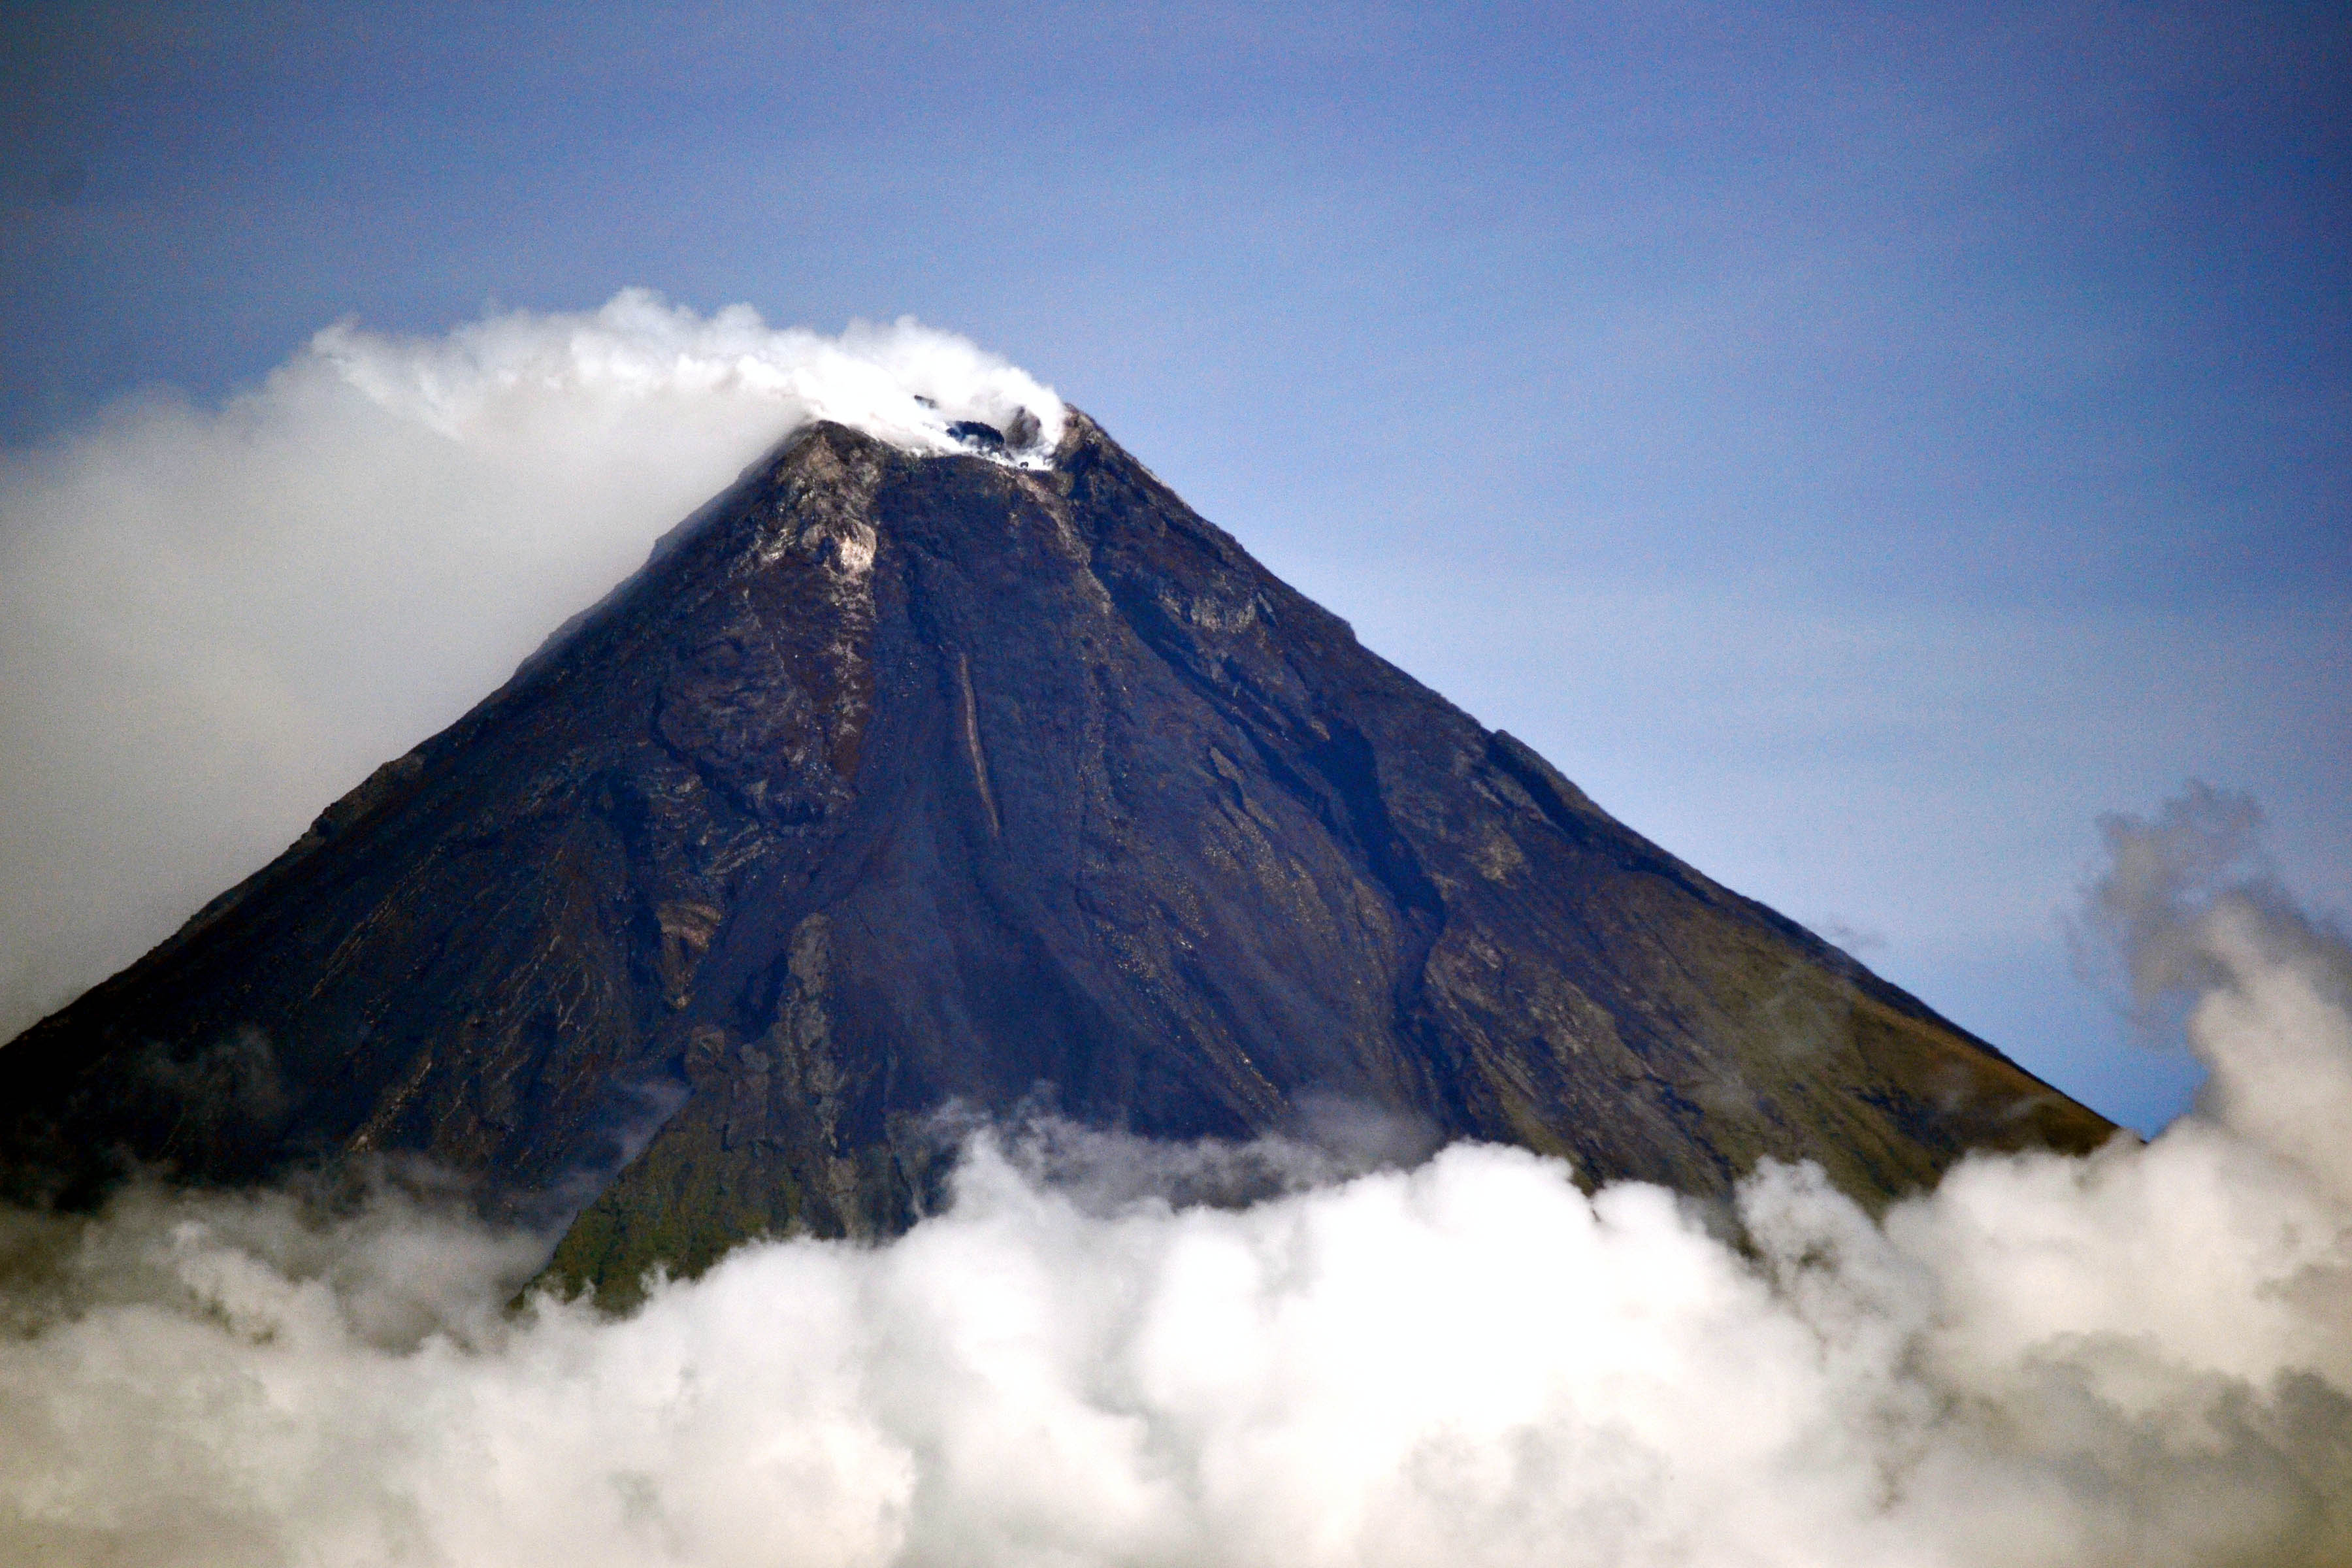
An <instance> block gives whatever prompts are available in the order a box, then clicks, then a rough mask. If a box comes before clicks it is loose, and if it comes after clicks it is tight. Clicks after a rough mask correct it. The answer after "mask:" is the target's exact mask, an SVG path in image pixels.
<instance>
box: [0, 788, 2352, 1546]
mask: <svg viewBox="0 0 2352 1568" xmlns="http://www.w3.org/2000/svg"><path fill="white" fill-rule="evenodd" d="M2208 808H2210V809H2208ZM2250 821H2251V818H2250V816H2248V815H2247V814H2246V813H2245V812H2244V811H2242V810H2240V809H2238V808H2237V807H2236V806H2235V805H2232V803H2230V802H2228V801H2227V800H2223V799H2220V798H2219V797H2210V796H2208V797H2206V798H2205V799H2204V801H2203V803H2202V805H2200V803H2199V802H2198V801H2197V800H2195V799H2192V800H2191V801H2190V803H2189V805H2186V806H2183V807H2179V808H2176V809H2175V810H2173V811H2172V812H2171V813H2169V814H2168V816H2166V817H2165V818H2162V819H2159V820H2158V821H2157V822H2154V823H2137V822H2130V821H2126V820H2121V819H2118V820H2117V821H2116V822H2114V823H2111V824H2110V825H2109V838H2110V843H2111V846H2112V847H2113V849H2114V852H2115V864H2114V866H2113V868H2111V869H2110V871H2109V873H2108V875H2107V876H2106V877H2105V879H2104V880H2103V881H2102V882H2101V883H2100V884H2099V885H2098V887H2097V888H2096V889H2095V890H2094V894H2095V896H2094V900H2093V907H2094V909H2095V910H2099V911H2102V918H2105V919H2107V920H2109V921H2110V924H2111V926H2112V929H2115V930H2116V931H2122V932H2125V933H2126V934H2127V935H2128V937H2129V940H2130V941H2131V942H2133V943H2135V944H2136V945H2135V946H2134V947H2133V948H2132V950H2131V951H2129V952H2126V959H2127V960H2129V961H2131V963H2130V967H2131V968H2132V971H2133V972H2134V973H2138V974H2139V975H2141V977H2142V978H2143V980H2144V981H2145V982H2146V983H2147V984H2148V985H2150V986H2172V985H2184V984H2185V985H2187V986H2189V988H2190V989H2191V993H2192V995H2193V1005H2192V1007H2191V1010H2190V1012H2189V1037H2190V1040H2191V1043H2192V1045H2193V1047H2194V1048H2195V1049H2196V1050H2197V1051H2198V1052H2199V1053H2200V1055H2201V1056H2203V1057H2204V1058H2206V1060H2207V1061H2208V1062H2209V1063H2210V1066H2211V1068H2212V1076H2211V1079H2210V1085H2209V1089H2208V1092H2207V1099H2206V1100H2205V1101H2204V1102H2203V1103H2202V1104H2201V1105H2200V1108H2199V1110H2198V1111H2197V1112H2196V1113H2195V1114H2193V1115H2191V1116H2189V1117H2188V1118H2185V1119H2184V1120H2182V1121H2179V1122H2178V1123H2176V1124H2175V1125H2174V1126H2173V1127H2171V1128H2170V1129H2169V1130H2168V1131H2166V1132H2165V1133H2164V1134H2163V1135H2162V1136H2160V1137H2158V1139H2156V1140H2155V1141H2154V1142H2151V1143H2149V1144H2147V1145H2146V1146H2141V1145H2139V1144H2137V1143H2136V1142H2133V1141H2131V1140H2129V1139H2125V1140H2122V1141H2120V1142H2117V1143H2116V1144H2114V1145H2111V1146H2110V1147H2109V1148H2107V1149H2106V1150H2105V1151H2104V1152H2100V1153H2099V1154H2096V1155H2095V1156H2092V1157H2090V1158H2087V1159H2067V1158H2062V1157H2057V1156H2026V1157H2002V1158H1976V1159H1971V1160H1969V1161H1968V1162H1966V1163H1963V1164H1962V1165H1961V1166H1959V1167H1958V1168H1957V1169H1956V1170H1955V1171H1954V1172H1953V1173H1951V1174H1950V1176H1949V1177H1948V1179H1947V1180H1946V1182H1945V1183H1944V1184H1943V1185H1942V1187H1941V1188H1940V1189H1939V1190H1938V1191H1937V1192H1935V1193H1933V1194H1927V1195H1924V1196H1922V1197H1919V1198H1917V1199H1915V1200H1913V1201H1911V1202H1908V1203H1906V1204H1904V1205H1898V1206H1897V1207H1895V1209H1894V1210H1892V1211H1891V1212H1889V1213H1888V1214H1887V1215H1885V1216H1884V1218H1883V1220H1875V1221H1874V1219H1872V1218H1871V1217H1870V1216H1868V1215H1864V1213H1862V1212H1861V1211H1860V1210H1858V1209H1857V1208H1855V1207H1854V1206H1853V1205H1852V1204H1850V1203H1848V1202H1847V1201H1846V1200H1845V1199H1843V1198H1842V1197H1840V1196H1839V1195H1837V1194H1835V1193H1833V1192H1832V1191H1831V1190H1829V1189H1828V1188H1827V1187H1826V1186H1825V1185H1824V1184H1823V1183H1822V1181H1821V1179H1820V1178H1819V1176H1818V1174H1817V1173H1815V1172H1813V1171H1811V1170H1810V1169H1806V1168H1790V1167H1769V1168H1766V1169H1764V1170H1762V1171H1759V1173H1757V1174H1756V1175H1755V1176H1754V1177H1753V1179H1751V1180H1750V1181H1749V1182H1748V1184H1746V1186H1745V1187H1744V1188H1743V1189H1742V1192H1741V1194H1740V1198H1739V1202H1738V1220H1739V1230H1740V1235H1739V1237H1738V1240H1737V1242H1733V1241H1727V1240H1726V1239H1723V1238H1721V1237H1718V1236H1717V1235H1716V1234H1714V1233H1712V1232H1711V1231H1710V1229H1709V1228H1708V1226H1707V1225H1706V1224H1705V1223H1702V1220H1701V1218H1700V1217H1699V1216H1697V1215H1694V1214H1693V1213H1692V1212H1690V1211H1689V1210H1687V1209H1686V1208H1685V1206H1683V1205H1680V1204H1679V1203H1678V1202H1677V1200H1676V1199H1675V1197H1674V1196H1673V1195H1671V1194H1668V1193H1666V1192H1664V1191H1663V1190H1661V1189H1658V1188H1654V1187H1649V1186H1643V1185H1638V1184H1622V1185H1617V1186H1612V1187H1608V1188H1605V1189H1602V1190H1601V1191H1600V1192H1599V1193H1597V1194H1591V1195H1590V1196H1588V1195H1586V1194H1583V1193H1581V1192H1580V1191H1579V1190H1578V1188H1577V1187H1576V1186H1575V1185H1574V1184H1573V1183H1572V1181H1571V1180H1570V1173H1569V1172H1568V1171H1567V1170H1566V1169H1565V1168H1563V1167H1562V1166H1560V1165H1559V1164H1557V1163H1549V1162H1546V1161H1543V1160H1539V1159H1537V1158H1535V1157H1533V1156H1530V1155H1528V1154H1524V1153H1519V1152H1511V1151H1507V1150H1501V1149H1496V1148H1490V1147H1467V1146H1458V1147H1455V1148H1453V1149H1450V1150H1447V1151H1445V1152H1442V1153H1441V1154H1439V1155H1438V1156H1437V1157H1435V1158H1434V1159H1433V1160H1431V1161H1429V1162H1427V1163H1424V1164H1423V1165H1421V1166H1420V1167H1418V1168H1416V1169H1412V1170H1387V1171H1380V1172H1375V1173H1369V1174H1362V1175H1359V1176H1356V1177H1354V1178H1352V1179H1348V1180H1341V1181H1336V1182H1329V1183H1325V1184H1318V1185H1313V1186H1310V1187H1307V1188H1305V1189H1302V1190H1293V1191H1287V1192H1279V1193H1276V1194H1274V1195H1270V1196H1266V1197H1264V1198H1262V1199H1261V1200H1259V1201H1257V1202H1255V1203H1252V1204H1249V1205H1245V1206H1239V1207H1214V1206H1207V1205H1181V1204H1171V1203H1170V1202H1169V1201H1167V1200H1166V1199H1165V1198H1164V1197H1155V1196H1152V1195H1150V1194H1149V1193H1143V1192H1139V1191H1138V1190H1137V1189H1136V1186H1135V1184H1134V1182H1133V1181H1132V1179H1131V1176H1132V1173H1131V1172H1130V1173H1129V1175H1128V1176H1127V1177H1125V1178H1121V1179H1117V1180H1108V1181H1106V1180H1104V1179H1101V1178H1102V1176H1103V1175H1104V1173H1107V1172H1108V1170H1109V1167H1108V1166H1107V1165H1106V1164H1105V1163H1103V1161H1102V1159H1101V1150H1100V1149H1099V1148H1097V1149H1096V1150H1095V1151H1094V1152H1093V1153H1092V1155H1091V1156H1090V1158H1089V1159H1088V1160H1082V1161H1077V1162H1070V1161H1063V1162H1060V1163H1059V1164H1058V1165H1056V1166H1055V1169H1053V1170H1051V1171H1048V1170H1046V1169H1045V1167H1044V1166H1042V1165H1041V1164H1040V1163H1038V1162H1037V1161H1035V1160H1034V1159H1031V1158H1029V1157H1028V1156H1027V1155H1026V1154H1025V1153H1024V1151H1023V1149H1022V1148H1021V1147H1020V1146H1019V1145H1017V1144H1010V1145H1008V1144H1006V1143H1003V1142H992V1141H990V1140H988V1139H985V1138H983V1139H982V1140H981V1141H979V1142H976V1143H975V1145H974V1146H973V1148H972V1150H971V1157H970V1158H969V1160H968V1161H967V1163H966V1165H965V1167H964V1170H963V1173H962V1175H961V1182H960V1184H959V1186H958V1189H957V1192H956V1196H955V1199H954V1202H953V1204H952V1205H951V1206H950V1208H949V1209H948V1210H947V1211H946V1212H945V1213H942V1214H940V1215H936V1216H933V1217H931V1218H929V1219H928V1220H926V1221H925V1222H923V1223H922V1224H920V1225H919V1226H917V1227H916V1228H915V1229H914V1230H913V1231H912V1232H911V1233H910V1234H908V1235H907V1236H906V1237H903V1238H901V1239H898V1240H897V1241H894V1242H891V1243H888V1244H887V1245H881V1246H873V1247H860V1246H853V1245H847V1244H822V1243H813V1242H784V1243H771V1244H763V1245H758V1246H752V1247H745V1248H742V1249H740V1250H739V1251H738V1252H736V1253H735V1254H733V1255H731V1256H730V1258H727V1259H726V1260H724V1261H723V1262H721V1263H720V1264H719V1266H718V1267H716V1268H713V1269H712V1270H711V1271H710V1272H709V1273H708V1274H706V1275H704V1276H703V1277H702V1278H700V1279H697V1280H694V1281H690V1282H684V1283H671V1284H667V1285H666V1286H664V1287H662V1288H660V1289H656V1291H655V1293H654V1294H653V1295H652V1297H651V1299H650V1300H648V1301H647V1302H646V1304H645V1305H644V1306H643V1307H642V1308H640V1309H639V1310H636V1311H635V1312H634V1313H633V1314H632V1315H630V1316H628V1317H625V1318H612V1317H607V1316H603V1315H600V1314H599V1313H598V1312H597V1311H595V1310H593V1308H591V1307H589V1306H587V1305H584V1304H581V1303H565V1302H560V1301H556V1300H548V1299H544V1298H542V1299H540V1300H535V1301H534V1302H533V1303H532V1304H530V1306H529V1307H528V1308H527V1309H525V1310H520V1311H519V1312H516V1313H512V1314H509V1313H508V1312H506V1311H505V1310H502V1304H503V1303H504V1302H506V1301H507V1300H509V1298H510V1293H511V1292H512V1291H513V1290H514V1289H515V1288H516V1286H517V1284H518V1283H519V1282H520V1281H521V1280H522V1279H525V1278H526V1277H527V1276H528V1275H529V1273H530V1269H531V1268H532V1266H533V1264H534V1263H535V1262H536V1259H537V1258H538V1257H539V1255H540V1250H539V1247H537V1246H534V1245H531V1244H529V1243H527V1242H526V1241H525V1240H524V1239H523V1238H519V1237H509V1236H499V1235H497V1234H493V1233H490V1232H487V1231H484V1230H482V1229H480V1228H478V1226H473V1225H471V1224H470V1223H467V1222H464V1221H460V1220H457V1219H454V1218H451V1217H448V1216H447V1215H443V1214H440V1213H439V1212H438V1211H436V1210H435V1209H433V1208H432V1207H431V1206H430V1205H423V1204H420V1203H418V1202H417V1201H415V1200H412V1199H407V1198H403V1197H399V1196H397V1195H385V1196H383V1197H382V1198H380V1199H378V1200H377V1201H376V1202H374V1203H373V1204H372V1205H366V1206H363V1207H362V1208H361V1209H360V1210H358V1211H357V1212H356V1213H352V1214H347V1215H344V1216H343V1217H341V1218H339V1219H321V1218H320V1217H317V1215H315V1214H313V1213H311V1212H310V1211H308V1210H306V1209H304V1208H303V1207H302V1206H301V1205H299V1204H298V1203H297V1202H296V1201H295V1200H294V1199H293V1198H290V1197H289V1196H286V1195H283V1194H272V1195H265V1196H257V1197H248V1198H241V1199H226V1198H218V1197H214V1198H192V1197H185V1196H177V1197H175V1196H171V1195H168V1194H154V1193H144V1194H131V1195H130V1196H128V1197H126V1198H125V1199H123V1200H122V1201H121V1202H120V1203H119V1204H118V1205H117V1206H116V1207H115V1208H114V1209H113V1210H112V1211H111V1212H110V1213H109V1214H108V1215H105V1216H104V1217H103V1218H101V1219H100V1220H97V1221H94V1222H79V1223H72V1222H66V1221H61V1220H56V1219H32V1218H24V1217H19V1218H18V1219H16V1221H14V1222H13V1229H11V1230H10V1231H9V1233H8V1237H9V1239H8V1243H7V1245H8V1248H9V1254H10V1256H11V1258H13V1262H14V1275H13V1278H14V1279H16V1284H14V1285H13V1286H11V1287H10V1289H9V1292H8V1294H6V1295H5V1297H0V1300H5V1310H6V1313H7V1316H8V1319H9V1324H8V1326H9V1329H10V1332H9V1333H8V1335H7V1336H6V1337H5V1340H0V1430H5V1431H6V1432H7V1433H8V1434H9V1441H8V1442H7V1443H6V1444H5V1446H0V1558H5V1559H6V1560H8V1561H12V1562H27V1563H79V1562H106V1563H125V1564H141V1565H144V1564H156V1565H163V1564H174V1565H178V1564H200V1563H202V1564H210V1563H306V1564H342V1563H352V1564H357V1563H434V1564H442V1563H446V1564H461V1563H462V1564H467V1565H487V1564H507V1563H513V1564H524V1563H548V1562H564V1563H580V1564H594V1565H602V1564H613V1565H615V1568H618V1565H622V1564H630V1565H636V1564H655V1563H660V1564H671V1563H679V1564H684V1563H693V1564H734V1563H763V1564H773V1563H790V1564H820V1563H821V1564H853V1563H855V1564H866V1563H871V1564H883V1563H908V1564H950V1563H954V1564H962V1565H996V1564H1004V1565H1012V1564H1024V1565H1028V1564H1048V1563H1051V1564H1056V1565H1077V1564H1097V1563H1101V1564H1108V1563H1160V1564H1170V1565H1175V1564H1184V1565H1198V1564H1276V1563H1280V1564H1285V1565H1297V1564H1311V1565H1324V1564H1330V1565H1339V1564H1348V1565H1356V1564H1396V1565H1406V1564H1433V1563H1474V1564H1493V1565H1497V1568H1500V1565H1506V1564H1521V1563H1527V1564H1534V1563H1543V1564H1549V1565H1561V1564H1624V1565H1633V1564H1639V1565H1651V1564H1657V1565H1664V1564H1710V1565H1712V1564H1736V1565H1742V1568H1746V1565H1767V1564H1769V1565H1783V1564H1785V1565H1789V1568H1798V1565H1802V1568H1834V1565H1837V1564H1849V1563H1850V1564H1855V1565H1857V1568H1860V1565H1869V1568H1906V1565H1920V1568H1927V1565H1946V1564H1948V1565H1955V1568H1957V1565H1962V1564H1966V1565H1969V1568H1988V1565H2005V1564H2020V1565H2022V1564H2068V1565H2084V1564H2116V1565H2119V1568H2120V1565H2124V1564H2130V1565H2132V1568H2150V1565H2171V1564H2181V1565H2187V1564H2221V1563H2264V1564H2297V1563H2309V1564H2319V1563H2342V1562H2344V1561H2347V1559H2352V1289H2347V1286H2352V1147H2347V1140H2346V1139H2345V1137H2344V1136H2343V1130H2344V1129H2345V1128H2346V1127H2347V1126H2352V949H2348V948H2347V945H2346V942H2345V940H2344V938H2343V936H2342V934H2341V933H2340V932H2337V931H2334V930H2332V929H2330V928H2328V927H2326V926H2325V925H2324V924H2321V923H2318V922H2315V921H2312V920H2310V919H2308V918H2306V917H2305V916H2304V915H2302V914H2300V913H2299V912H2297V911H2296V910H2294V909H2293V908H2292V907H2291V906H2288V905H2286V904H2285V903H2284V901H2283V900H2279V899H2277V898H2276V897H2275V896H2274V895H2273V889H2271V888H2270V887H2269V886H2268V885H2267V884H2265V883H2263V882H2260V881H2255V882H2244V881H2229V880H2221V881H2216V880H2215V879H2214V877H2213V876H2211V875H2209V874H2208V873H2210V872H2212V871H2214V870H2215V868H2224V869H2226V868H2229V867H2231V866H2232V865H2235V864H2238V863H2239V857H2238V856H2237V854H2236V848H2237V847H2241V846H2239V845H2237V844H2236V843H2234V842H2233V839H2232V835H2242V833H2243V832H2244V831H2246V830H2247V829H2248V827H2249V825H2250ZM2217 836H2218V837H2217ZM2158 951H2162V952H2167V953H2169V954H2170V955H2172V957H2171V960H2170V961H2168V963H2163V964H2152V963H2140V962H2139V961H2140V960H2141V959H2143V958H2145V957H2146V956H2147V954H2148V953H2151V952H2158ZM1246 1154H1247V1152H1244V1155H1246ZM1245 1163H1246V1161H1245ZM1279 1163H1280V1152H1279V1151H1276V1152H1273V1153H1271V1154H1268V1155H1265V1157H1264V1158H1263V1159H1261V1160H1260V1162H1259V1164H1258V1165H1257V1166H1256V1167H1254V1168H1258V1169H1264V1168H1270V1167H1271V1166H1273V1165H1278V1164H1279ZM1165 1168H1166V1169H1168V1170H1170V1171H1171V1172H1176V1173H1179V1174H1181V1170H1180V1169H1179V1166H1177V1165H1169V1166H1166V1167H1165ZM1089 1169H1091V1170H1093V1171H1094V1172H1095V1173H1096V1174H1095V1175H1091V1176H1090V1175H1089V1174H1088V1171H1089Z"/></svg>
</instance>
